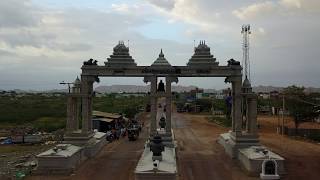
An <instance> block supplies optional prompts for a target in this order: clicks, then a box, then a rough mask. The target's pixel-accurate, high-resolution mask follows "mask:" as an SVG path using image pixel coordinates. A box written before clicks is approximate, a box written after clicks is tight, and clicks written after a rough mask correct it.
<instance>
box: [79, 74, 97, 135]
mask: <svg viewBox="0 0 320 180" xmlns="http://www.w3.org/2000/svg"><path fill="white" fill-rule="evenodd" d="M93 82H94V81H92V80H91V78H90V77H88V76H81V95H82V133H83V134H85V135H88V134H90V133H91V131H92V120H91V116H92V102H91V101H92V89H93Z"/></svg>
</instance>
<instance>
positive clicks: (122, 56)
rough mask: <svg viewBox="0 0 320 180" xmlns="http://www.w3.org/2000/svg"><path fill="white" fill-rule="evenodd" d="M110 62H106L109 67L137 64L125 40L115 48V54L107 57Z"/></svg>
mask: <svg viewBox="0 0 320 180" xmlns="http://www.w3.org/2000/svg"><path fill="white" fill-rule="evenodd" d="M107 60H108V62H105V63H104V64H105V65H106V66H109V67H128V66H137V64H136V63H135V62H134V59H132V57H131V56H130V54H129V47H126V45H125V44H124V41H119V43H118V44H117V45H116V46H115V47H114V48H113V54H112V55H110V58H107Z"/></svg>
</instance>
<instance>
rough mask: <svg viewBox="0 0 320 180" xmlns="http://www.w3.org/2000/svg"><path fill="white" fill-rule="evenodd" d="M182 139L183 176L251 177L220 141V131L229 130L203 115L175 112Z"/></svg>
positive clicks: (188, 179)
mask: <svg viewBox="0 0 320 180" xmlns="http://www.w3.org/2000/svg"><path fill="white" fill-rule="evenodd" d="M173 127H174V133H175V137H176V140H177V142H178V149H177V155H178V168H179V177H180V178H179V179H183V180H198V179H201V180H206V179H208V180H209V179H210V180H212V179H215V180H220V179H221V180H228V179H237V180H242V179H243V180H246V179H248V180H249V179H257V178H254V177H248V176H247V175H246V174H244V173H243V171H242V170H241V169H240V167H239V166H238V164H237V161H235V160H232V159H231V158H230V157H229V156H227V154H226V153H225V152H224V149H223V147H222V146H221V145H220V144H218V143H217V139H218V136H219V134H221V133H224V132H227V131H228V130H227V129H225V128H222V127H220V126H217V125H215V124H213V123H209V122H208V121H207V119H206V118H205V116H203V115H199V116H197V115H186V114H178V113H174V114H173Z"/></svg>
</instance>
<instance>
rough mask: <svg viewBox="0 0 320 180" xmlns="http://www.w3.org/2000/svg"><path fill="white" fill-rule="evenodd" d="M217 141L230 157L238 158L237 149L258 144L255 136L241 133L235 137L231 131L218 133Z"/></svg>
mask: <svg viewBox="0 0 320 180" xmlns="http://www.w3.org/2000/svg"><path fill="white" fill-rule="evenodd" d="M218 143H219V144H221V145H222V146H223V147H224V149H225V152H226V153H227V154H228V155H229V156H230V157H231V158H238V154H239V149H242V148H247V147H250V146H258V145H260V144H259V141H258V138H256V137H252V136H249V135H248V136H246V135H243V136H241V137H239V138H236V139H235V138H234V137H233V136H232V134H231V132H228V133H224V134H220V136H219V138H218Z"/></svg>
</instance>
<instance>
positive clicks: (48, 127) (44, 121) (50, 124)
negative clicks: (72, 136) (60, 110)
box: [33, 117, 66, 132]
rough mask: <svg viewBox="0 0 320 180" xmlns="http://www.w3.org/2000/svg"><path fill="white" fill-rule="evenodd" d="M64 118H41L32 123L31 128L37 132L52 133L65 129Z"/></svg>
mask: <svg viewBox="0 0 320 180" xmlns="http://www.w3.org/2000/svg"><path fill="white" fill-rule="evenodd" d="M65 126H66V119H65V118H54V117H42V118H39V119H37V120H35V121H34V122H33V127H34V128H36V129H37V130H39V131H45V132H52V131H55V130H58V129H62V128H65Z"/></svg>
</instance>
